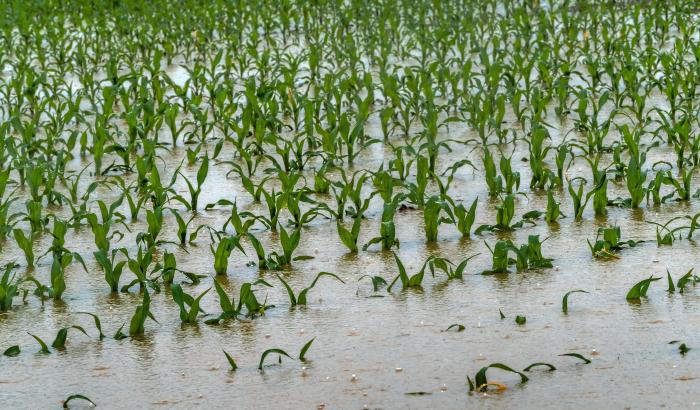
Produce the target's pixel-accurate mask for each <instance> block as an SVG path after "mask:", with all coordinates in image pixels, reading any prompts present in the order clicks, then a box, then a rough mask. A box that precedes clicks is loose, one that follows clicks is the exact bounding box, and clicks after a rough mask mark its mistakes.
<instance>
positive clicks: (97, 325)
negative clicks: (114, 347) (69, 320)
mask: <svg viewBox="0 0 700 410" xmlns="http://www.w3.org/2000/svg"><path fill="white" fill-rule="evenodd" d="M76 313H78V314H82V315H90V316H92V319H93V320H94V322H95V327H96V328H97V331H98V332H99V333H100V336H99V337H100V340H103V339H104V338H105V335H104V334H103V333H102V323H101V322H100V318H99V317H98V316H97V315H96V314H94V313H90V312H76Z"/></svg>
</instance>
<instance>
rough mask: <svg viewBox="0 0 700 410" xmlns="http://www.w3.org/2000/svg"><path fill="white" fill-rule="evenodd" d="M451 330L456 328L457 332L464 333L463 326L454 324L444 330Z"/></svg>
mask: <svg viewBox="0 0 700 410" xmlns="http://www.w3.org/2000/svg"><path fill="white" fill-rule="evenodd" d="M452 328H457V331H458V332H462V331H464V329H466V328H465V327H464V325H460V324H459V323H455V324H452V325H450V326H449V327H448V328H447V329H445V332H449V331H450V329H452Z"/></svg>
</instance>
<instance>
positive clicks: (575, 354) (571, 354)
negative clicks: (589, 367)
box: [559, 353, 591, 364]
mask: <svg viewBox="0 0 700 410" xmlns="http://www.w3.org/2000/svg"><path fill="white" fill-rule="evenodd" d="M559 356H571V357H575V358H577V359H581V360H583V363H584V364H588V363H590V362H591V361H590V360H589V359H586V358H585V357H583V356H582V355H581V354H579V353H564V354H560V355H559Z"/></svg>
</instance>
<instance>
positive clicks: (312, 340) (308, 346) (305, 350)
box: [299, 337, 316, 362]
mask: <svg viewBox="0 0 700 410" xmlns="http://www.w3.org/2000/svg"><path fill="white" fill-rule="evenodd" d="M314 340H316V338H315V337H314V338H312V339H311V340H309V341H308V342H306V344H305V345H304V347H302V348H301V351H300V352H299V360H301V361H302V362H303V361H305V360H306V358H305V355H306V352H307V351H308V350H309V348H310V347H311V344H312V343H313V342H314Z"/></svg>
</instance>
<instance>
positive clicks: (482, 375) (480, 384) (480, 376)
mask: <svg viewBox="0 0 700 410" xmlns="http://www.w3.org/2000/svg"><path fill="white" fill-rule="evenodd" d="M492 368H494V369H501V370H505V371H507V372H511V373H516V374H518V375H519V376H520V382H521V383H526V382H527V381H528V380H530V379H529V378H528V377H527V376H526V375H525V374H523V373H521V372H519V371H517V370H514V369H512V368H510V367H508V366H506V365H505V364H502V363H491V364H490V365H488V366H486V367H482V368H481V370H479V371H478V372H477V373H476V376H475V377H474V382H475V384H476V388H475V389H472V387H473V386H472V385H471V384H470V391H472V390H477V391H483V390H485V389H486V386H487V384H488V380H487V379H486V371H487V370H488V369H492Z"/></svg>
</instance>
